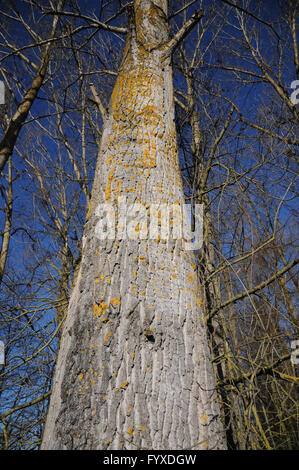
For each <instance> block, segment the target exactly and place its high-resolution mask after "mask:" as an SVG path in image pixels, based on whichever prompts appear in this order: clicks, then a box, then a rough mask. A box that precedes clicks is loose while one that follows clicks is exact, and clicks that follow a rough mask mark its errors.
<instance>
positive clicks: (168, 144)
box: [41, 0, 225, 450]
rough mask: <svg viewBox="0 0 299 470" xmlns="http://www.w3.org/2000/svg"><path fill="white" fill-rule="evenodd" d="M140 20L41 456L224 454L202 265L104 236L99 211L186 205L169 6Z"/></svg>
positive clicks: (135, 18)
mask: <svg viewBox="0 0 299 470" xmlns="http://www.w3.org/2000/svg"><path fill="white" fill-rule="evenodd" d="M130 16H131V21H130V22H129V23H130V25H129V26H130V27H129V31H130V32H129V34H128V38H127V43H126V47H125V50H124V56H123V61H122V64H121V66H120V70H119V75H118V78H117V81H116V84H115V87H114V91H113V94H112V97H111V102H110V109H109V112H108V115H107V119H106V121H105V123H104V129H103V136H102V143H101V149H100V152H99V156H98V164H97V169H96V174H95V181H94V186H93V191H92V198H91V206H90V211H89V217H88V220H87V223H86V227H85V231H84V241H83V257H82V262H81V266H80V271H79V273H78V279H77V283H76V286H75V288H74V290H73V292H72V295H71V299H70V304H69V310H68V315H67V318H66V321H65V325H64V329H63V334H62V338H61V346H60V351H59V356H58V361H57V366H56V375H55V381H54V389H53V393H52V397H51V402H50V408H49V412H48V417H47V422H46V426H45V430H44V435H43V441H42V446H41V448H42V449H134V450H135V449H223V448H225V442H224V433H223V429H222V425H221V422H220V412H219V406H218V403H217V397H216V391H215V384H214V376H213V368H212V363H211V359H210V351H209V347H208V342H207V336H206V327H205V324H204V322H203V312H202V311H201V295H200V289H199V287H198V282H197V276H196V270H195V258H194V256H193V253H192V252H190V251H185V250H184V248H183V244H182V241H181V240H173V241H167V242H165V241H164V240H163V239H160V240H150V239H149V240H148V239H146V240H140V239H137V240H126V239H124V240H121V239H119V240H107V241H105V240H103V241H100V240H98V239H97V238H96V236H95V226H96V224H97V221H98V217H97V216H96V207H97V206H98V204H99V203H103V202H110V203H111V204H116V200H117V197H118V196H126V198H127V201H128V202H131V203H134V202H140V203H142V204H144V205H145V206H147V207H148V206H149V204H151V203H155V204H161V203H169V204H173V203H176V202H180V203H184V196H183V190H182V181H181V176H180V169H179V161H178V149H177V139H176V130H175V123H174V101H173V88H172V87H173V86H172V69H171V58H170V55H169V54H168V53H167V45H168V41H169V39H168V24H167V2H166V0H155V1H150V0H135V2H134V10H132V11H131V13H130ZM171 47H173V43H172V45H171Z"/></svg>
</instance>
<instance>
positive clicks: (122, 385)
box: [121, 381, 129, 388]
mask: <svg viewBox="0 0 299 470" xmlns="http://www.w3.org/2000/svg"><path fill="white" fill-rule="evenodd" d="M128 385H129V382H128V381H126V382H123V383H122V384H121V388H127V386H128Z"/></svg>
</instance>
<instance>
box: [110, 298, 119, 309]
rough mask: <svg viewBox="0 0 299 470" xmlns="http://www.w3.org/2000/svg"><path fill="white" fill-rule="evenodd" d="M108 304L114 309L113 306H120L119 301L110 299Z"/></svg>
mask: <svg viewBox="0 0 299 470" xmlns="http://www.w3.org/2000/svg"><path fill="white" fill-rule="evenodd" d="M110 303H111V304H112V305H113V306H114V307H115V306H119V305H120V299H115V298H113V299H111V300H110Z"/></svg>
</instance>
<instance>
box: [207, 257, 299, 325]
mask: <svg viewBox="0 0 299 470" xmlns="http://www.w3.org/2000/svg"><path fill="white" fill-rule="evenodd" d="M298 263H299V260H298V259H294V260H293V261H291V263H289V264H287V265H286V266H285V267H284V268H283V269H281V270H280V271H277V272H276V273H275V274H273V276H271V277H270V278H269V279H267V280H266V281H264V282H262V283H261V284H259V285H258V286H255V287H253V288H252V289H250V290H247V291H245V292H242V293H241V294H238V295H236V296H235V297H233V298H232V299H228V300H227V301H226V302H224V303H223V304H221V305H218V306H217V307H215V308H214V309H213V310H212V311H211V313H210V314H209V315H208V320H210V319H211V318H213V317H214V316H215V314H216V313H217V312H219V310H221V309H223V308H224V307H227V306H228V305H230V304H233V303H235V302H237V301H238V300H242V299H244V297H247V296H249V295H251V294H255V292H257V291H259V290H261V289H264V287H266V286H268V285H269V284H271V283H272V282H273V281H275V279H277V278H278V277H279V276H282V275H283V274H285V273H286V272H287V271H289V270H290V269H291V268H293V267H294V266H296V264H298Z"/></svg>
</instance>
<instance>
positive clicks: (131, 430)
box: [127, 425, 134, 436]
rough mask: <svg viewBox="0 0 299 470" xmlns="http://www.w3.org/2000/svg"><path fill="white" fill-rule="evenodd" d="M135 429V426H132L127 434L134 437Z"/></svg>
mask: <svg viewBox="0 0 299 470" xmlns="http://www.w3.org/2000/svg"><path fill="white" fill-rule="evenodd" d="M133 428H134V425H132V426H130V427H129V429H128V431H127V433H128V434H129V435H130V436H132V434H133Z"/></svg>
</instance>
